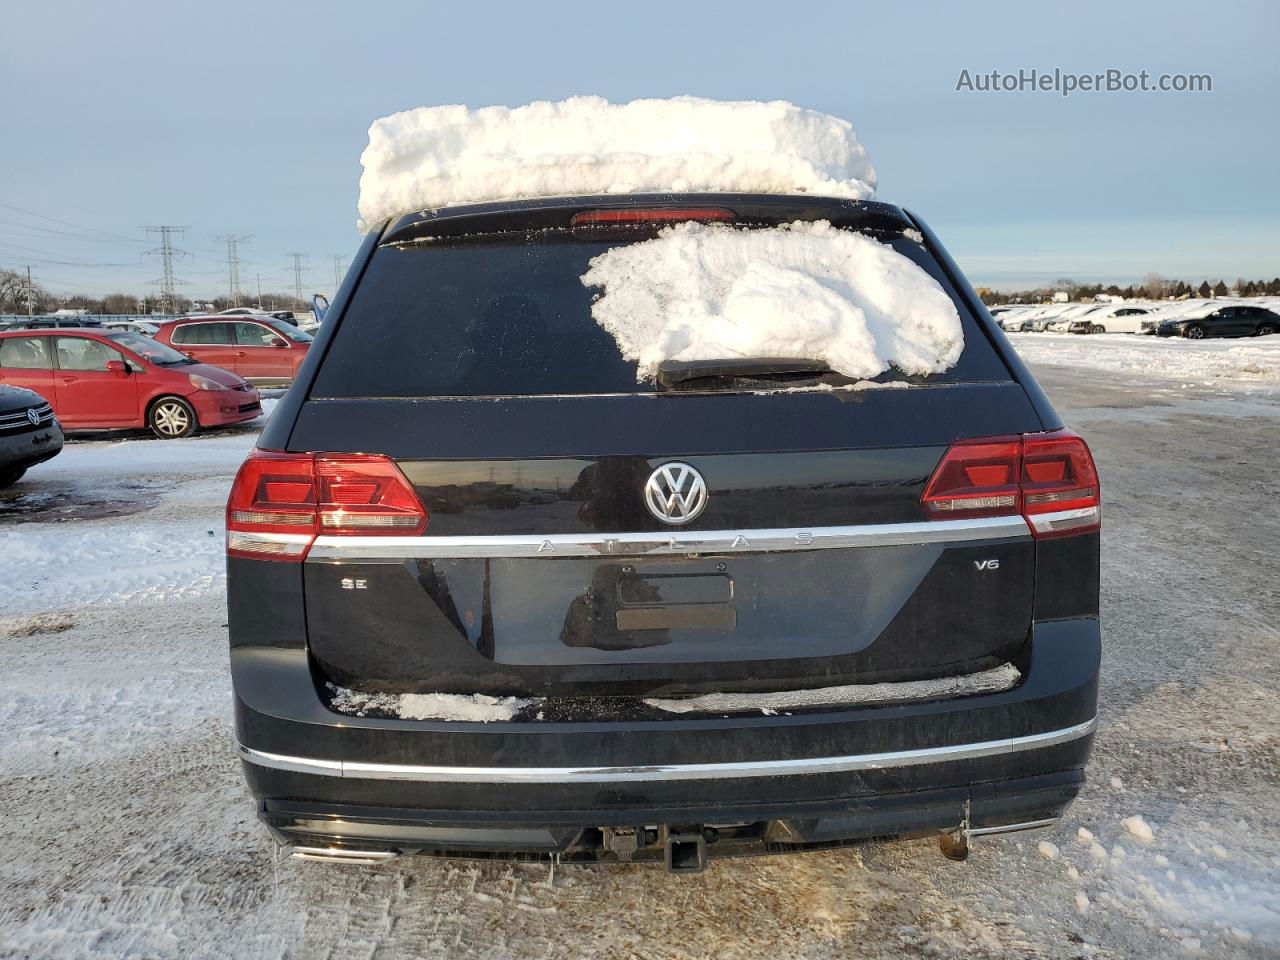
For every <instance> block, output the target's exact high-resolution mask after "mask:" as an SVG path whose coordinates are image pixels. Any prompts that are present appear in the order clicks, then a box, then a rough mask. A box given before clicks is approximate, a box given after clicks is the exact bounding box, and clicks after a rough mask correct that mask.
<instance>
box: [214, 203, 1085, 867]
mask: <svg viewBox="0 0 1280 960" xmlns="http://www.w3.org/2000/svg"><path fill="white" fill-rule="evenodd" d="M708 211H711V213H708ZM726 211H728V212H727V213H726ZM712 214H714V217H715V219H717V220H721V221H723V220H724V219H726V218H731V219H732V220H734V221H735V222H736V224H737V225H738V228H740V229H754V228H760V227H769V226H774V225H777V224H785V223H790V222H792V221H797V220H803V221H811V220H827V221H830V222H831V223H833V224H834V225H835V226H837V227H840V228H843V229H846V230H852V231H860V232H862V233H865V234H867V235H869V236H871V237H873V238H875V239H877V240H879V241H881V242H883V243H886V244H889V245H891V246H892V247H893V249H895V250H896V251H898V252H899V253H901V254H903V255H904V256H906V257H909V258H910V259H911V260H913V261H914V262H915V263H917V264H918V265H919V266H920V267H921V268H923V269H924V270H925V271H927V272H928V273H929V274H930V275H931V276H932V277H933V278H934V279H935V280H936V281H937V282H938V284H939V285H940V286H941V287H942V288H943V289H944V290H945V291H947V292H948V294H949V295H950V296H951V298H952V299H953V300H954V303H955V306H956V309H957V310H958V311H959V314H960V317H961V320H962V323H963V329H964V337H965V347H964V351H963V353H962V354H961V356H960V359H959V361H958V363H957V364H956V365H955V366H954V367H952V368H951V369H950V370H948V371H947V372H945V373H942V374H935V375H932V376H928V377H920V376H913V377H907V376H903V375H901V374H898V373H892V372H891V373H889V374H885V375H883V376H882V377H881V378H880V380H881V381H883V382H884V384H887V385H888V386H890V387H896V388H897V389H875V388H864V389H843V388H845V387H848V386H850V384H849V381H847V380H846V379H845V378H842V377H839V376H837V375H835V374H833V373H831V372H830V371H824V370H823V369H822V367H821V365H818V364H812V363H804V362H795V361H794V360H791V361H786V360H782V361H779V360H776V359H771V358H726V359H725V360H723V361H713V362H709V363H705V364H698V363H693V364H667V365H666V366H664V368H663V369H662V371H661V373H660V374H659V376H658V377H657V378H656V379H655V380H654V382H651V383H649V382H645V383H638V382H637V378H636V370H637V365H636V363H635V362H628V361H627V360H624V359H623V357H622V356H621V355H620V353H619V349H618V347H617V345H616V344H615V342H614V340H613V339H612V337H611V336H610V335H609V334H608V333H606V332H605V331H604V330H603V329H601V328H600V327H599V326H598V325H597V324H596V323H595V322H594V321H593V319H592V314H591V305H592V293H591V291H590V290H589V289H588V288H586V287H585V286H584V285H583V284H582V282H581V280H580V278H581V276H582V275H583V274H584V273H585V272H586V269H587V264H588V262H589V261H590V260H591V258H592V257H594V256H596V255H598V254H600V253H602V252H604V251H606V250H608V249H609V248H610V247H613V246H616V245H619V244H627V243H632V242H636V241H637V240H644V239H648V238H651V237H653V236H654V235H655V233H656V231H657V230H658V228H659V227H661V226H662V225H663V224H664V223H671V222H678V221H681V220H697V219H701V218H702V217H703V216H704V215H705V216H711V215H712ZM863 386H864V387H865V384H864V385H863ZM804 388H808V389H804ZM227 523H228V534H227V548H228V594H229V606H230V635H231V665H232V673H233V678H234V684H235V694H236V727H237V737H238V740H239V751H240V756H241V757H242V759H243V761H244V769H245V772H246V775H247V777H248V780H249V785H250V787H251V788H252V791H253V793H254V795H255V797H256V798H257V801H258V805H259V806H258V812H259V815H260V817H261V818H262V820H263V821H264V822H265V823H266V825H267V826H268V827H269V828H270V830H271V832H272V833H273V835H274V836H275V838H276V839H277V840H278V841H280V842H281V843H283V844H286V845H288V846H289V847H291V848H292V849H293V855H294V856H297V857H300V858H303V859H308V858H310V859H329V860H347V861H355V862H376V861H379V860H384V859H388V858H390V857H393V856H397V855H400V854H408V853H432V854H440V855H447V856H460V857H465V856H472V857H494V856H506V857H512V858H518V859H546V860H557V861H558V860H565V861H572V860H594V859H600V860H657V861H663V860H665V862H666V863H667V864H668V865H669V866H670V867H671V868H672V869H675V870H696V869H699V868H701V867H702V866H703V865H704V864H705V862H706V858H707V857H708V856H709V855H710V856H715V855H720V854H731V853H752V852H771V853H776V852H784V851H796V850H805V849H816V848H824V847H831V846H837V845H840V844H845V843H850V842H854V841H858V840H862V839H866V838H871V837H883V838H889V837H919V836H939V837H940V838H941V840H942V845H943V850H944V852H946V853H948V855H951V856H957V857H958V856H963V854H964V853H965V851H966V850H967V842H968V839H969V838H970V837H971V836H973V835H979V834H987V833H1001V832H1009V831H1014V830H1019V829H1025V828H1031V827H1037V826H1045V825H1048V824H1050V823H1052V822H1053V821H1054V820H1055V818H1057V817H1059V815H1060V814H1061V813H1062V811H1063V809H1064V808H1065V807H1066V806H1067V804H1068V803H1069V802H1070V801H1071V799H1072V798H1073V797H1074V796H1075V795H1076V792H1077V791H1078V790H1079V788H1080V786H1081V784H1082V783H1083V781H1084V767H1085V762H1086V759H1087V758H1088V755H1089V749H1090V745H1091V742H1092V735H1093V731H1094V728H1095V724H1096V692H1097V681H1098V667H1099V661H1100V655H1101V636H1100V631H1099V625H1098V544H1099V525H1100V501H1099V489H1098V480H1097V475H1096V472H1095V469H1094V464H1093V461H1092V458H1091V457H1090V454H1089V451H1088V448H1087V447H1086V446H1085V443H1084V441H1082V440H1081V439H1080V438H1079V437H1077V436H1076V435H1074V434H1072V433H1070V432H1069V431H1066V430H1064V429H1063V425H1062V422H1061V420H1060V419H1059V417H1058V415H1057V414H1056V413H1055V412H1054V410H1053V408H1052V407H1051V406H1050V404H1049V402H1048V401H1047V399H1046V398H1045V395H1044V394H1043V393H1042V391H1041V390H1040V388H1039V386H1038V385H1037V384H1036V382H1035V380H1034V379H1033V378H1032V377H1031V375H1030V374H1029V373H1028V372H1027V370H1026V369H1025V367H1023V365H1022V363H1021V362H1020V361H1019V359H1018V357H1017V356H1016V354H1015V353H1014V352H1013V350H1012V349H1011V347H1010V346H1009V344H1008V343H1007V342H1006V340H1005V339H1004V336H1003V334H1002V333H1001V332H1000V330H999V329H998V328H997V326H996V324H995V323H994V322H993V321H992V320H991V318H990V316H989V315H988V314H987V312H986V310H985V309H984V308H983V306H982V304H981V302H980V301H979V300H978V298H977V296H976V295H975V294H974V292H973V290H972V289H971V288H970V286H969V284H968V283H967V282H966V281H965V279H964V278H963V277H962V276H961V274H960V272H959V270H958V269H957V268H956V266H955V264H954V263H953V262H952V261H951V259H950V258H949V256H948V255H947V253H946V252H945V251H944V250H943V248H942V246H941V245H940V244H939V242H938V240H937V239H936V237H935V236H934V235H933V234H932V233H931V232H930V230H929V228H928V227H927V226H926V225H925V224H924V223H923V222H921V221H920V220H919V218H917V217H915V216H914V215H912V214H910V213H908V212H906V211H904V210H901V209H899V208H897V207H894V206H890V205H887V204H883V203H876V202H855V201H847V200H834V199H833V200H828V199H822V198H817V197H808V196H762V195H737V194H716V195H678V194H677V195H672V194H663V195H650V196H628V197H625V198H620V197H616V196H609V197H581V198H571V199H564V198H560V199H546V200H535V201H519V202H510V203H493V204H484V205H475V206H468V207H455V208H445V209H441V210H438V211H429V212H425V213H419V214H413V215H409V216H405V217H402V218H400V219H398V220H394V221H392V222H390V223H387V224H385V225H383V227H382V228H381V229H380V230H378V231H376V232H374V233H373V234H371V235H369V236H368V237H367V238H366V240H365V242H364V244H363V246H362V248H361V250H360V253H359V254H358V256H357V257H356V259H355V262H354V264H353V265H352V267H351V269H350V272H349V273H348V275H347V278H346V280H345V282H344V284H343V286H342V288H341V289H340V291H339V292H338V294H337V296H336V298H335V301H334V303H333V306H332V308H331V309H330V311H329V313H328V316H327V318H326V319H325V322H324V326H323V328H322V329H321V331H320V334H319V337H318V339H317V340H316V344H315V347H314V349H313V350H312V351H311V352H310V355H309V357H308V359H307V360H306V362H305V364H304V365H303V367H302V369H301V371H300V373H299V376H298V379H297V380H296V381H295V383H294V385H293V387H292V388H291V389H290V390H289V392H288V394H287V395H286V396H285V397H284V398H283V399H282V400H281V401H280V404H279V406H278V408H277V409H276V411H275V414H274V415H273V416H272V418H271V420H270V423H269V424H268V426H267V428H266V430H265V431H264V433H263V435H262V438H261V441H260V447H259V449H257V450H256V451H255V452H254V453H253V454H252V455H251V456H250V458H249V459H248V460H247V461H246V462H245V464H244V465H243V467H242V468H241V470H240V473H239V475H238V476H237V479H236V482H235V484H234V488H233V490H232V494H231V498H230V501H229V503H228V508H227Z"/></svg>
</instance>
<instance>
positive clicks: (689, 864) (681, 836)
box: [662, 826, 707, 873]
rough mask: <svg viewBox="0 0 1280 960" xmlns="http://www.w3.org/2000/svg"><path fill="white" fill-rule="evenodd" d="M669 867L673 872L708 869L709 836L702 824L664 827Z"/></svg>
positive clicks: (693, 871)
mask: <svg viewBox="0 0 1280 960" xmlns="http://www.w3.org/2000/svg"><path fill="white" fill-rule="evenodd" d="M662 832H663V834H664V836H663V837H662V841H663V844H664V846H665V848H666V856H665V859H666V864H667V869H668V870H670V871H671V872H672V873H701V872H702V871H703V870H705V869H707V838H706V837H705V836H704V835H703V831H702V828H701V827H700V826H689V827H680V828H670V827H664V828H663V829H662Z"/></svg>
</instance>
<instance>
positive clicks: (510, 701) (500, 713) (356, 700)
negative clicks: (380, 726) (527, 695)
mask: <svg viewBox="0 0 1280 960" xmlns="http://www.w3.org/2000/svg"><path fill="white" fill-rule="evenodd" d="M328 686H329V689H331V690H332V691H333V700H332V701H331V703H330V706H332V707H333V709H335V710H337V711H338V712H340V713H349V714H352V715H354V716H357V717H363V716H365V715H366V714H369V713H387V714H390V715H391V716H393V717H400V718H401V719H402V720H460V721H467V722H471V723H492V722H495V721H500V720H510V719H512V718H513V717H514V716H515V715H516V714H517V713H519V712H520V711H521V710H522V709H524V708H525V707H526V706H528V705H529V701H528V700H521V699H520V698H519V697H489V696H486V695H484V694H482V693H475V694H471V695H470V696H464V695H462V694H456V693H401V694H397V693H361V692H360V691H358V690H349V689H347V688H346V687H339V686H335V685H334V684H329V685H328Z"/></svg>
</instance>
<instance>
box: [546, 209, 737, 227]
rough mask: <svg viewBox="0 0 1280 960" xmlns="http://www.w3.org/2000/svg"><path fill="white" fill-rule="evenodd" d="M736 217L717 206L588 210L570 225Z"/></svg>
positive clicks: (730, 218) (596, 225) (731, 212)
mask: <svg viewBox="0 0 1280 960" xmlns="http://www.w3.org/2000/svg"><path fill="white" fill-rule="evenodd" d="M736 219H737V216H736V215H735V214H734V212H733V211H732V210H723V209H720V208H717V207H698V208H678V207H668V208H665V209H663V208H658V209H639V210H638V209H626V210H588V211H587V212H585V213H579V214H575V215H574V217H573V219H572V220H570V221H569V226H571V227H609V226H617V225H634V224H638V223H650V224H663V223H683V222H685V221H686V220H697V221H700V222H711V221H719V222H726V221H732V220H736Z"/></svg>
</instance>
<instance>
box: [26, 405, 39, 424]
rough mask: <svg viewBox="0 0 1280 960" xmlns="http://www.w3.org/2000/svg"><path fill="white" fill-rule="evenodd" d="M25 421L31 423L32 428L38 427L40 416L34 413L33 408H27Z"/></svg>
mask: <svg viewBox="0 0 1280 960" xmlns="http://www.w3.org/2000/svg"><path fill="white" fill-rule="evenodd" d="M27 419H28V420H30V421H31V425H32V426H33V427H38V426H40V414H38V413H36V408H35V407H28V408H27Z"/></svg>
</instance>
